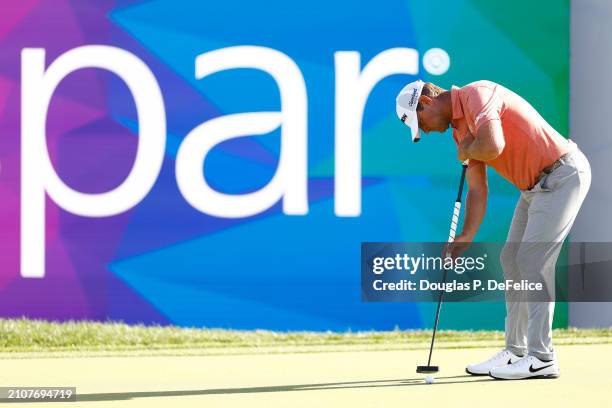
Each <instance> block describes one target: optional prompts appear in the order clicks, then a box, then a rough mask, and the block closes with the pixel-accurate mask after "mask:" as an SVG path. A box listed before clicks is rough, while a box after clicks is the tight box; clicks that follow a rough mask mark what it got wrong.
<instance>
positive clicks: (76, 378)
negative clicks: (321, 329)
mask: <svg viewBox="0 0 612 408" xmlns="http://www.w3.org/2000/svg"><path fill="white" fill-rule="evenodd" d="M333 350H334V351H329V352H325V351H319V352H305V351H308V348H304V349H303V350H301V351H302V352H299V351H300V350H294V351H297V352H291V353H276V354H255V353H253V354H249V353H248V352H247V353H246V354H227V355H208V356H206V355H199V356H198V355H188V353H187V354H185V355H176V356H168V355H160V356H155V355H152V356H126V357H119V356H110V357H103V356H95V357H87V356H86V355H83V354H75V355H73V356H71V355H69V354H67V355H64V356H61V357H35V358H34V357H32V356H27V355H19V354H14V355H12V356H9V357H8V358H7V356H6V355H4V356H3V359H2V362H1V366H2V370H1V373H2V374H0V375H1V377H2V384H3V385H10V386H76V387H77V394H78V401H79V402H77V403H57V404H53V406H54V407H59V406H69V407H75V406H83V407H88V406H91V407H98V406H100V407H102V406H105V407H151V406H164V407H188V406H194V407H195V406H199V407H260V406H261V407H309V408H312V407H322V406H330V407H382V406H385V407H389V406H403V407H410V406H413V407H414V406H423V405H422V404H425V403H427V404H429V406H436V407H438V406H442V407H444V406H453V407H457V406H470V407H490V406H495V407H504V406H508V407H516V406H517V404H522V403H524V404H526V405H525V406H554V407H564V406H567V407H570V406H571V407H575V406H579V405H582V406H589V407H597V406H602V407H603V406H609V404H610V403H609V398H610V395H612V374H610V369H609V368H610V367H612V344H598V345H565V346H559V347H558V349H557V350H558V355H559V361H560V367H561V377H560V378H558V379H555V380H526V381H496V380H493V379H490V378H488V377H472V376H468V375H466V374H465V372H464V367H465V364H466V363H469V362H474V361H478V360H481V359H483V358H485V357H488V356H489V354H491V353H493V352H494V351H496V350H497V349H496V348H481V349H440V350H435V352H434V362H433V363H435V364H438V365H440V366H441V371H440V372H439V373H438V375H437V376H436V383H435V384H432V385H427V384H425V383H424V381H423V378H424V376H423V375H420V374H416V373H415V366H416V365H417V364H424V363H425V361H424V358H425V357H426V354H427V351H426V350H399V351H398V350H391V351H355V350H354V349H351V348H350V347H347V348H346V349H345V350H343V351H342V350H338V348H334V349H333ZM24 357H25V358H24ZM432 403H433V405H431V404H432ZM39 405H40V406H42V405H45V406H48V404H27V406H39Z"/></svg>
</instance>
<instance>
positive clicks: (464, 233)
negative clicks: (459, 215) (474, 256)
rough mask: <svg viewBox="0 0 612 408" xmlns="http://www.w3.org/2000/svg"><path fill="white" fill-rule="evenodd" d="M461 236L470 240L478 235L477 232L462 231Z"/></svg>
mask: <svg viewBox="0 0 612 408" xmlns="http://www.w3.org/2000/svg"><path fill="white" fill-rule="evenodd" d="M459 236H460V237H462V238H464V239H466V240H468V241H473V240H474V237H475V236H476V233H475V232H471V231H461V234H459Z"/></svg>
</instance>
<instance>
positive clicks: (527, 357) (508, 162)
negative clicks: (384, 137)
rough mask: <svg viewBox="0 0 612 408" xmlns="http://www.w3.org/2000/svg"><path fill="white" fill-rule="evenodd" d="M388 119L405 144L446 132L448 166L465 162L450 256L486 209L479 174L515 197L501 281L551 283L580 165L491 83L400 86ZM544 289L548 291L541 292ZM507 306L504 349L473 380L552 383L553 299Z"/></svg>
mask: <svg viewBox="0 0 612 408" xmlns="http://www.w3.org/2000/svg"><path fill="white" fill-rule="evenodd" d="M397 114H398V117H399V118H400V120H401V121H402V122H404V124H406V125H407V126H408V127H410V128H411V131H412V139H413V141H418V140H419V138H420V132H419V129H420V130H422V131H423V132H425V133H429V132H431V131H435V132H444V131H446V130H447V129H448V128H449V126H450V127H452V128H453V139H454V140H455V143H456V144H457V157H458V159H459V161H461V162H463V161H465V160H469V165H468V169H467V174H466V179H467V183H468V193H467V199H466V204H465V211H466V212H465V219H464V223H463V229H462V231H461V233H460V234H458V235H457V236H456V238H455V242H454V243H453V244H452V245H451V248H450V250H451V251H452V253H453V255H454V256H456V255H458V254H459V253H460V252H461V251H462V250H464V249H465V248H466V247H467V245H469V244H470V243H471V242H472V240H473V239H474V236H475V235H476V232H477V231H478V228H479V227H480V224H481V222H482V219H483V217H484V215H485V211H486V208H487V194H488V186H487V167H492V168H493V169H495V170H496V171H497V172H498V173H499V174H500V175H501V176H503V177H504V178H506V179H507V180H508V181H509V182H510V183H512V184H513V185H514V186H516V188H518V189H519V190H520V192H521V193H520V197H519V200H518V203H517V204H516V209H515V210H514V216H513V218H512V223H511V225H510V230H509V232H508V238H507V240H506V241H507V242H506V244H505V246H504V248H503V250H502V254H501V264H502V268H503V271H504V278H505V279H512V280H514V281H515V282H519V281H520V280H521V279H528V280H530V281H540V282H552V288H553V291H554V274H555V264H556V262H557V257H558V256H559V251H560V249H561V245H562V242H563V240H564V239H565V237H567V234H568V233H569V230H570V228H571V226H572V224H573V222H574V219H575V218H576V214H577V213H578V210H579V209H580V206H581V205H582V201H583V200H584V198H585V196H586V194H587V191H588V190H589V186H590V184H591V169H590V166H589V162H588V160H587V158H586V157H585V156H584V154H582V152H581V151H580V150H579V149H578V147H577V146H576V144H575V143H574V142H572V141H571V140H568V139H565V138H564V137H563V136H561V135H560V134H559V133H558V132H557V131H555V129H553V128H552V126H550V125H549V124H548V123H547V122H546V120H544V118H542V116H540V115H539V114H538V112H537V111H536V110H535V109H534V108H533V107H532V106H531V105H530V104H529V103H528V102H527V101H525V100H524V99H523V98H521V97H520V96H519V95H517V94H515V93H514V92H512V91H510V90H509V89H507V88H504V87H503V86H501V85H499V84H496V83H494V82H490V81H477V82H473V83H471V84H468V85H466V86H464V87H462V88H458V87H455V86H453V87H452V88H451V89H450V91H449V90H445V89H442V88H440V87H438V86H436V85H434V84H432V83H423V82H422V81H416V82H413V83H411V84H408V85H407V86H406V87H404V89H402V91H401V92H400V94H399V95H398V97H397ZM549 284H550V283H549ZM545 300H546V301H528V302H527V301H525V302H520V301H513V300H512V298H510V297H509V296H508V295H506V322H505V330H506V334H505V342H506V347H505V348H504V349H503V350H501V351H500V352H498V353H497V354H495V355H494V356H492V357H491V358H489V359H488V360H486V361H483V362H481V363H478V364H472V365H468V366H467V367H466V371H467V372H468V373H469V374H473V375H490V376H492V377H493V378H498V379H523V378H530V377H538V378H544V377H557V376H559V364H558V362H557V358H556V356H555V352H554V350H553V345H552V321H553V314H554V308H555V302H554V297H553V298H549V299H545Z"/></svg>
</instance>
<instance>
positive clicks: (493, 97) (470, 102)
mask: <svg viewBox="0 0 612 408" xmlns="http://www.w3.org/2000/svg"><path fill="white" fill-rule="evenodd" d="M466 105H467V106H466V111H467V112H466V114H467V115H466V116H468V118H469V120H471V121H472V122H473V123H474V137H476V134H477V133H478V129H479V128H480V126H482V125H483V124H484V123H486V122H488V121H490V120H500V115H501V110H502V103H501V100H500V98H499V96H498V95H497V92H496V91H495V88H493V89H492V88H489V87H485V86H479V87H478V88H475V89H473V90H472V92H471V93H470V94H469V96H468V98H467V103H466Z"/></svg>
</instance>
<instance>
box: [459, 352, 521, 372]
mask: <svg viewBox="0 0 612 408" xmlns="http://www.w3.org/2000/svg"><path fill="white" fill-rule="evenodd" d="M520 359H521V357H519V356H517V355H516V354H514V353H513V352H511V351H510V350H506V349H504V350H502V351H500V352H498V353H497V354H495V355H494V356H493V357H491V358H490V359H488V360H487V361H483V362H482V363H479V364H470V365H469V366H467V367H465V372H466V373H468V374H472V375H489V371H491V369H493V368H495V367H505V366H507V365H509V364H512V363H515V362H517V361H519V360H520Z"/></svg>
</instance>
